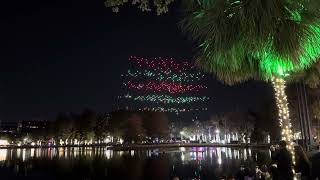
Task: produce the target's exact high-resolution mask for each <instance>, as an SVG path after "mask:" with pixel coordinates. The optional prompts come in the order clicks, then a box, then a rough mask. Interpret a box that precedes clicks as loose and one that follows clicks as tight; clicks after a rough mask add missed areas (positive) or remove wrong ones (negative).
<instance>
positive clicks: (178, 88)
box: [123, 81, 207, 94]
mask: <svg viewBox="0 0 320 180" xmlns="http://www.w3.org/2000/svg"><path fill="white" fill-rule="evenodd" d="M123 85H124V86H126V87H127V88H129V89H137V90H146V91H153V92H163V91H167V92H169V93H172V94H176V93H185V92H198V91H200V90H202V89H204V88H207V87H206V86H203V85H183V84H180V83H175V82H166V81H160V82H156V81H149V82H145V83H143V82H141V83H134V82H131V81H128V82H126V83H123Z"/></svg>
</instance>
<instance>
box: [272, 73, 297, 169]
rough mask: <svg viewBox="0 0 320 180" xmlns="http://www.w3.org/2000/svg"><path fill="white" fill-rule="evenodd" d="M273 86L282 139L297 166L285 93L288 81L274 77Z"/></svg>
mask: <svg viewBox="0 0 320 180" xmlns="http://www.w3.org/2000/svg"><path fill="white" fill-rule="evenodd" d="M272 85H273V88H274V91H275V96H276V102H277V106H278V113H279V125H280V128H281V139H282V140H284V141H286V142H287V148H288V150H289V151H290V152H291V155H292V163H293V165H294V164H295V155H294V144H293V132H292V125H291V119H290V113H289V108H288V100H287V95H286V92H285V89H286V81H285V80H284V79H283V78H281V77H277V76H274V77H273V78H272Z"/></svg>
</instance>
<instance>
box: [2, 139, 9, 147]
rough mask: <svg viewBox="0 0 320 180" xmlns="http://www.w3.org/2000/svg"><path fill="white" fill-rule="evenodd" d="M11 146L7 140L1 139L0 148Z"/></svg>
mask: <svg viewBox="0 0 320 180" xmlns="http://www.w3.org/2000/svg"><path fill="white" fill-rule="evenodd" d="M8 145H9V141H8V140H5V139H0V146H8Z"/></svg>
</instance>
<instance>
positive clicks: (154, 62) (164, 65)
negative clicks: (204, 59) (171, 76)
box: [129, 56, 195, 72]
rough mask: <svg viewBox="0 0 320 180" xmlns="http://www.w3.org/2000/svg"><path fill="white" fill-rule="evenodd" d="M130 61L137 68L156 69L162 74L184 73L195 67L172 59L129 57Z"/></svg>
mask: <svg viewBox="0 0 320 180" xmlns="http://www.w3.org/2000/svg"><path fill="white" fill-rule="evenodd" d="M129 60H130V61H135V62H136V63H137V64H138V66H139V67H147V68H150V69H157V70H159V71H162V72H166V71H170V70H172V71H175V72H184V71H188V70H190V69H194V68H195V66H194V65H192V64H190V63H188V62H181V63H177V62H176V61H175V59H173V58H162V57H158V58H150V59H148V58H142V57H136V56H130V57H129Z"/></svg>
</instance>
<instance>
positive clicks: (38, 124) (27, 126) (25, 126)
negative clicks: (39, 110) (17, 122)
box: [20, 121, 49, 134]
mask: <svg viewBox="0 0 320 180" xmlns="http://www.w3.org/2000/svg"><path fill="white" fill-rule="evenodd" d="M48 125H49V122H48V121H22V122H21V128H20V131H21V133H22V134H28V133H32V132H34V131H37V130H41V129H46V128H48Z"/></svg>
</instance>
